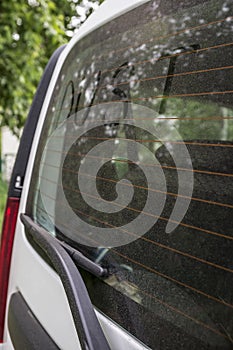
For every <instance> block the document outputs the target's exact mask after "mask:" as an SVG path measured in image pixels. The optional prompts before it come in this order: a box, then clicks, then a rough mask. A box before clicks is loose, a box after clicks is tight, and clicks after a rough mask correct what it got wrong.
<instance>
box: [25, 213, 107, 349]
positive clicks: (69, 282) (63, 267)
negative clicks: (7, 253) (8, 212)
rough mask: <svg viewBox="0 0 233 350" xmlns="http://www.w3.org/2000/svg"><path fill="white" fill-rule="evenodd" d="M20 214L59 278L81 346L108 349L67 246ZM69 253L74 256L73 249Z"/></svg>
mask: <svg viewBox="0 0 233 350" xmlns="http://www.w3.org/2000/svg"><path fill="white" fill-rule="evenodd" d="M20 218H21V221H22V223H23V224H24V227H25V231H26V233H27V234H28V235H29V236H30V238H31V239H32V240H33V242H34V244H36V246H37V247H38V248H40V250H41V251H43V254H44V255H45V256H46V257H47V258H48V259H49V261H50V263H51V266H52V267H53V268H54V269H55V271H56V272H57V274H58V276H59V277H60V279H61V282H62V284H63V287H64V290H65V293H66V296H67V299H68V302H69V306H70V310H71V313H72V315H73V320H74V325H75V328H76V331H77V335H78V338H79V341H80V344H81V348H82V350H87V349H88V350H110V347H109V344H108V342H107V340H106V338H105V335H104V333H103V330H102V328H101V326H100V324H99V321H98V319H97V316H96V314H95V312H94V308H93V305H92V303H91V300H90V297H89V295H88V292H87V289H86V286H85V284H84V282H83V279H82V277H81V275H80V273H79V271H78V269H77V266H75V263H74V261H73V259H72V258H71V256H70V254H68V252H67V249H65V248H64V247H63V246H62V245H61V243H60V241H59V240H58V239H56V238H55V237H53V236H52V235H50V234H49V233H48V231H46V230H45V229H44V228H43V227H41V226H39V225H38V224H37V223H35V222H34V221H33V220H32V219H31V218H30V217H29V216H27V215H25V214H21V215H20ZM75 253H76V251H75ZM72 254H73V255H75V256H77V254H74V252H72ZM80 260H81V261H82V263H83V257H82V259H81V258H80V256H79V261H80ZM87 260H88V259H87ZM85 265H86V261H85ZM94 265H95V264H94ZM88 266H92V267H91V269H93V265H92V264H91V265H88Z"/></svg>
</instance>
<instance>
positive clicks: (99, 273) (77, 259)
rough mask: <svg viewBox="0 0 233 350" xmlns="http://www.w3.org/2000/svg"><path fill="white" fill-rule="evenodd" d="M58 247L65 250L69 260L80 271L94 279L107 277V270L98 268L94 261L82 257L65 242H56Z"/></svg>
mask: <svg viewBox="0 0 233 350" xmlns="http://www.w3.org/2000/svg"><path fill="white" fill-rule="evenodd" d="M58 242H59V243H60V245H61V246H62V247H63V248H64V249H65V250H66V252H67V253H68V254H69V256H70V257H71V259H72V260H73V261H74V263H75V264H76V265H78V266H79V267H81V268H82V269H84V270H86V271H88V272H90V273H91V274H93V275H94V276H96V277H107V276H109V271H108V269H106V268H104V267H102V266H100V265H99V264H97V263H95V262H94V261H92V260H90V259H89V258H87V257H86V256H85V255H83V254H82V253H81V252H79V251H78V250H76V249H74V248H72V247H71V246H70V245H69V244H67V243H65V242H61V241H59V240H58Z"/></svg>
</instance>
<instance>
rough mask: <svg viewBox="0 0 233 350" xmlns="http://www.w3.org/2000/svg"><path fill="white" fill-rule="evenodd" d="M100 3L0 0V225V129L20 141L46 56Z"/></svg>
mask: <svg viewBox="0 0 233 350" xmlns="http://www.w3.org/2000/svg"><path fill="white" fill-rule="evenodd" d="M103 1H104V0H1V1H0V33H1V35H0V227H1V226H2V217H3V212H4V207H5V201H6V196H7V182H6V181H4V180H3V179H2V173H1V169H2V165H3V163H4V159H2V156H1V155H2V152H1V128H2V127H8V128H9V129H10V130H11V132H12V133H13V135H16V136H17V137H20V134H21V132H22V128H23V126H24V123H25V120H26V117H27V114H28V111H29V108H30V105H31V102H32V99H33V96H34V94H35V91H36V88H37V86H38V83H39V81H40V78H41V76H42V73H43V71H44V68H45V66H46V64H47V62H48V60H49V58H50V57H51V55H52V53H53V52H54V51H55V50H56V49H57V48H58V47H59V46H61V45H63V44H65V43H67V42H68V41H69V40H70V38H71V37H72V36H73V35H74V33H75V32H76V31H77V30H78V28H79V26H80V25H81V24H82V23H83V22H84V21H85V20H86V18H87V17H88V16H89V15H90V14H91V13H92V12H93V11H94V10H96V9H97V8H98V6H99V5H100V4H101V3H102V2H103ZM0 232H1V229H0Z"/></svg>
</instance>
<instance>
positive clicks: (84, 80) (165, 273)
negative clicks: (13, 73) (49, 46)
mask: <svg viewBox="0 0 233 350" xmlns="http://www.w3.org/2000/svg"><path fill="white" fill-rule="evenodd" d="M232 33H233V4H232V1H231V0H226V1H220V0H209V1H197V0H183V1H170V0H163V1H150V2H149V3H147V4H146V5H142V6H140V7H138V8H136V9H134V10H131V11H130V12H128V13H126V14H124V15H121V16H120V17H118V18H116V19H114V20H112V21H111V22H109V23H107V24H105V25H104V26H102V27H101V28H99V29H97V30H95V31H93V32H91V33H90V34H88V35H87V36H86V37H85V38H83V39H81V40H80V41H79V42H77V43H75V44H74V45H73V48H72V49H71V50H70V52H69V54H68V56H67V58H66V60H65V62H64V64H63V67H62V69H61V72H60V74H59V77H58V79H57V82H56V86H55V88H54V91H53V95H52V98H51V101H50V104H49V107H48V111H47V115H46V118H45V123H44V127H43V130H42V134H41V140H40V143H39V147H38V152H37V156H36V160H35V165H34V170H33V176H32V182H31V187H30V193H29V200H28V208H27V211H28V213H29V214H30V215H31V216H32V217H33V219H34V220H35V222H37V223H38V224H40V225H41V226H43V227H44V228H45V229H47V230H48V231H49V232H50V233H51V234H53V235H55V236H56V237H57V238H58V239H61V240H63V241H66V242H68V243H69V244H71V245H72V246H74V247H75V248H77V249H79V250H81V251H82V252H83V253H84V254H86V255H87V256H88V257H89V258H90V259H92V260H93V261H95V262H97V263H99V264H102V265H103V266H105V267H107V268H108V269H109V271H110V273H109V276H107V277H105V278H96V277H94V276H92V275H91V274H88V273H86V272H83V278H84V280H85V282H86V285H87V288H88V291H89V293H90V296H91V299H92V302H93V304H94V305H95V306H96V308H98V309H99V310H101V311H102V312H103V313H104V314H105V315H107V316H108V317H110V318H111V319H113V320H114V321H115V322H117V323H118V324H120V325H121V326H122V327H123V328H125V329H126V330H127V331H128V332H130V333H132V334H133V335H134V336H135V337H137V338H138V339H140V340H141V341H142V342H143V343H144V344H146V345H147V346H148V347H150V348H153V349H156V348H159V349H187V348H190V349H231V348H232V341H233V296H232V285H233V283H232V282H233V278H232V276H233V275H232V272H233V254H232V251H233V249H232V248H233V234H232V227H233V156H232V151H233V97H232V93H233V41H232Z"/></svg>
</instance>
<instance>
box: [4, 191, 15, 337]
mask: <svg viewBox="0 0 233 350" xmlns="http://www.w3.org/2000/svg"><path fill="white" fill-rule="evenodd" d="M19 200H20V199H19V198H12V197H10V198H8V200H7V205H6V210H5V216H4V221H3V227H2V239H1V248H0V343H2V342H3V331H4V322H5V312H6V299H7V289H8V280H9V273H10V263H11V254H12V248H13V242H14V235H15V226H16V220H17V215H18V210H19Z"/></svg>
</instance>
